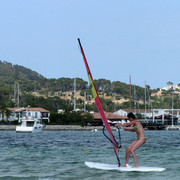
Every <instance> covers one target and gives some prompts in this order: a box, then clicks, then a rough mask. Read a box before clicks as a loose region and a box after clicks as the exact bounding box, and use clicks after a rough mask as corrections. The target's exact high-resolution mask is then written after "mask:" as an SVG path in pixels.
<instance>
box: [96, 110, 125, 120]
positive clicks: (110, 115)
mask: <svg viewBox="0 0 180 180" xmlns="http://www.w3.org/2000/svg"><path fill="white" fill-rule="evenodd" d="M92 115H93V117H94V119H101V115H100V113H97V112H95V113H92ZM105 116H106V118H107V119H109V120H121V119H128V118H127V116H120V115H117V114H113V113H105Z"/></svg>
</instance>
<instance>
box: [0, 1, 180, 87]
mask: <svg viewBox="0 0 180 180" xmlns="http://www.w3.org/2000/svg"><path fill="white" fill-rule="evenodd" d="M77 38H80V39H81V43H82V46H83V48H84V51H85V54H86V57H87V61H88V63H89V66H90V69H91V72H92V75H93V78H94V79H100V78H104V79H108V80H111V82H112V81H121V82H125V83H129V75H131V82H132V84H136V85H139V86H142V87H143V86H144V82H145V81H146V83H147V84H148V85H150V87H151V88H152V89H154V88H159V87H164V86H167V84H166V83H167V82H168V81H171V82H173V83H174V84H178V83H180V78H179V76H180V75H179V74H180V48H179V47H180V1H179V0H29V1H28V0H0V60H1V61H8V62H10V63H12V64H18V65H22V66H25V67H27V68H30V69H32V70H34V71H36V72H38V73H39V74H42V75H43V76H45V77H46V78H61V77H69V78H74V77H79V78H82V79H83V80H86V81H88V78H87V74H86V69H85V66H84V62H83V59H82V55H81V53H80V49H79V46H78V42H77Z"/></svg>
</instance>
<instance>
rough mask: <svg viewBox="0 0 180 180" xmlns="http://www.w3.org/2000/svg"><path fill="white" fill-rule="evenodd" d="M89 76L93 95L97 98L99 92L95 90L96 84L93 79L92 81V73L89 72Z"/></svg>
mask: <svg viewBox="0 0 180 180" xmlns="http://www.w3.org/2000/svg"><path fill="white" fill-rule="evenodd" d="M88 78H89V83H90V86H91V90H92V93H93V97H94V99H96V97H97V93H96V90H95V87H94V84H93V81H92V78H91V76H90V74H88Z"/></svg>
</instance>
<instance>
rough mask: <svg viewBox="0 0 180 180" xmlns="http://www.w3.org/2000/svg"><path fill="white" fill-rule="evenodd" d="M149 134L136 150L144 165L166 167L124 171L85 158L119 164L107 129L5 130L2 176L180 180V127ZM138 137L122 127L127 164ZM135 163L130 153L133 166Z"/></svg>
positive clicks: (0, 139) (0, 134)
mask: <svg viewBox="0 0 180 180" xmlns="http://www.w3.org/2000/svg"><path fill="white" fill-rule="evenodd" d="M113 133H114V134H117V132H116V131H113ZM145 135H146V138H147V141H146V143H145V144H144V145H143V146H142V147H140V148H139V149H138V150H137V151H136V154H137V157H138V162H139V165H140V166H149V167H152V166H155V167H163V168H166V171H163V172H119V171H105V170H98V169H91V168H89V167H87V166H86V165H85V164H84V162H85V161H91V162H100V163H109V164H117V160H116V157H115V154H114V150H113V147H112V144H111V143H110V142H109V140H107V139H106V137H105V136H104V135H103V134H102V132H101V131H97V132H91V131H44V132H42V133H39V134H26V133H16V132H14V131H0V179H3V180H4V179H5V180H6V179H32V180H33V179H35V180H36V179H38V180H51V179H62V180H63V179H65V180H66V179H67V180H68V179H70V180H71V179H72V180H76V179H77V180H79V179H85V180H96V179H97V180H99V179H105V180H106V179H107V180H110V179H114V180H115V179H140V180H141V179H142V180H156V179H157V180H161V179H162V180H166V179H167V180H168V179H170V180H177V179H180V131H145ZM134 139H136V134H135V133H132V132H127V131H121V143H122V148H121V149H120V152H119V155H120V159H121V162H122V163H124V159H125V149H126V147H127V146H128V145H129V144H130V143H131V142H132V141H133V140H134ZM133 163H134V162H133V159H132V157H130V162H129V164H130V165H133Z"/></svg>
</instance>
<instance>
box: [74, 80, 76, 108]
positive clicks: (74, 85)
mask: <svg viewBox="0 0 180 180" xmlns="http://www.w3.org/2000/svg"><path fill="white" fill-rule="evenodd" d="M74 111H76V78H74Z"/></svg>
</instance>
